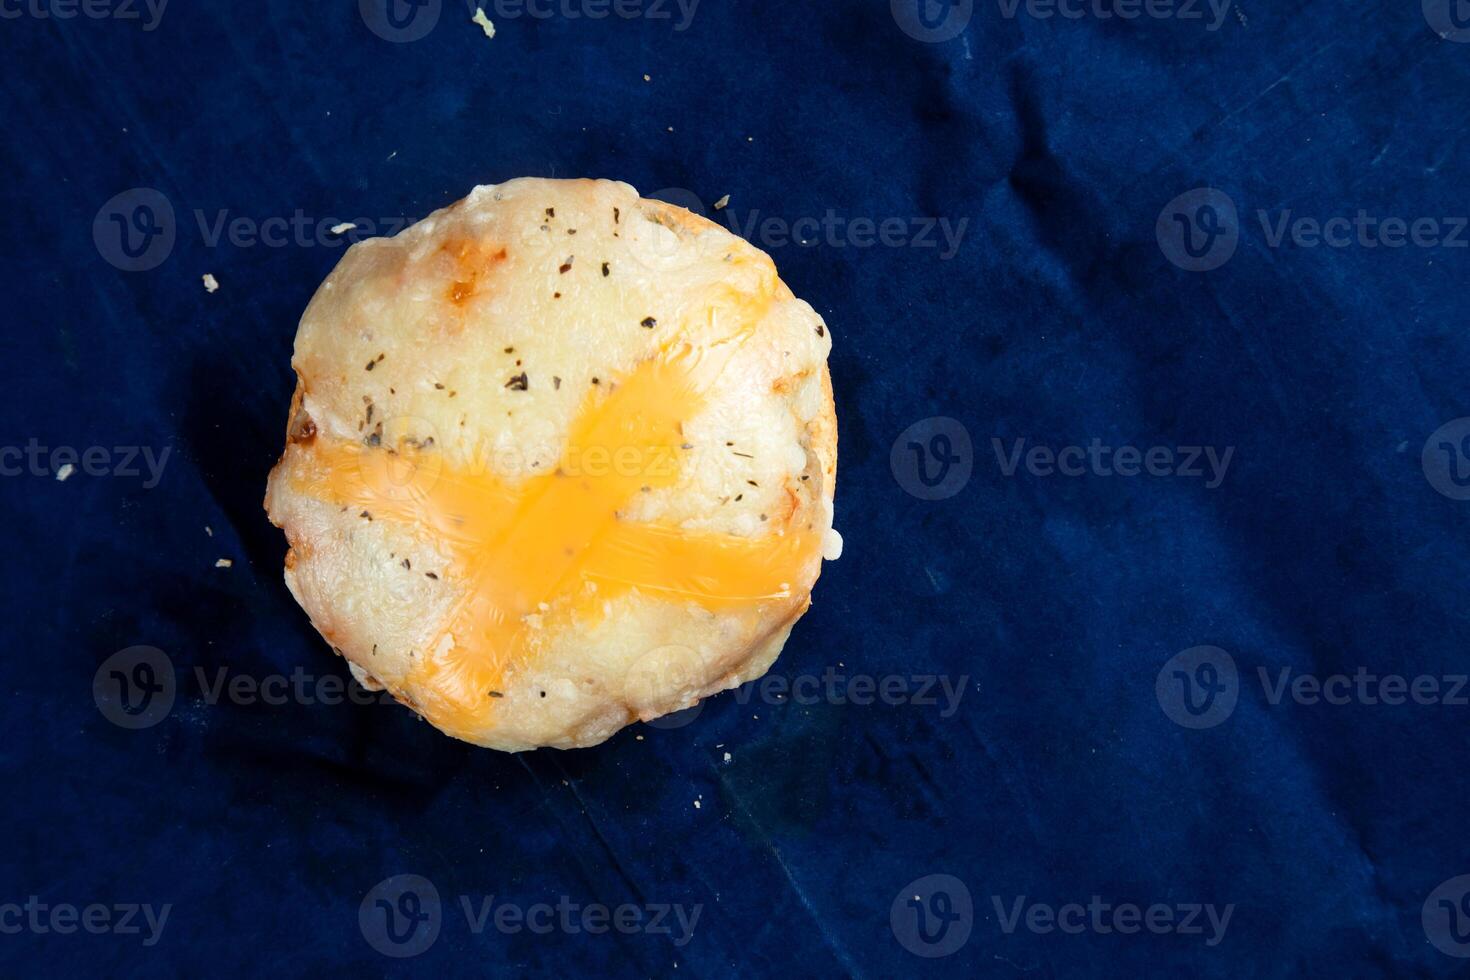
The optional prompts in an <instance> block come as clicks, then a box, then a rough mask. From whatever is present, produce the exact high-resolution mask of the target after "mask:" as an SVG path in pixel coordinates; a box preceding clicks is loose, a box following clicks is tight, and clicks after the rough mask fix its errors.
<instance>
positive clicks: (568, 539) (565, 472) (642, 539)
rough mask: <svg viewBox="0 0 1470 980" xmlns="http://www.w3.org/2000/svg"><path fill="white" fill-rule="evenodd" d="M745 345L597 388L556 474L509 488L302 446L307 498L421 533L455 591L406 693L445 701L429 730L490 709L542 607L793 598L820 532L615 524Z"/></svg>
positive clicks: (578, 612)
mask: <svg viewBox="0 0 1470 980" xmlns="http://www.w3.org/2000/svg"><path fill="white" fill-rule="evenodd" d="M743 339H745V338H744V337H743V336H740V337H736V338H733V339H731V340H727V341H724V342H721V343H717V344H713V345H710V346H709V347H695V346H693V345H691V344H689V343H687V342H682V343H680V344H679V345H678V346H677V347H672V346H670V347H666V348H665V349H664V350H663V351H660V352H659V354H658V355H656V356H655V357H654V358H652V359H650V360H648V361H645V362H643V363H642V364H641V365H639V366H638V367H637V368H635V369H634V370H633V371H631V372H630V373H629V374H628V376H627V377H625V378H623V379H621V380H619V381H618V382H617V383H616V384H614V385H607V386H605V387H606V388H607V389H610V390H607V391H606V392H604V391H603V390H602V389H599V390H597V391H595V392H594V393H593V394H592V395H590V396H589V397H588V400H587V402H586V404H585V405H584V406H583V408H582V411H581V412H580V414H579V416H578V418H577V420H576V422H575V423H574V424H573V427H572V430H571V433H570V435H569V438H568V441H567V446H566V448H565V450H564V451H563V454H562V457H561V460H560V461H559V464H558V466H557V467H556V468H555V470H554V471H552V472H549V473H547V474H545V475H542V476H537V477H532V478H531V479H529V480H525V481H523V482H521V483H520V484H519V485H512V484H510V483H508V482H507V481H505V480H504V479H502V478H501V477H500V476H498V475H497V474H495V473H482V472H467V471H466V472H456V471H454V470H452V469H451V468H450V467H448V466H446V465H445V464H444V461H443V458H442V457H441V456H440V455H439V454H438V450H437V448H436V447H425V448H412V447H408V448H404V447H402V446H399V447H392V446H388V445H382V446H377V447H370V446H364V445H362V444H360V443H356V442H351V443H348V442H340V443H337V444H335V445H333V444H323V440H317V441H316V442H315V443H314V444H313V446H312V447H311V449H310V450H309V451H310V452H311V454H312V455H311V460H312V463H313V472H312V474H311V476H310V477H309V478H308V479H307V480H306V481H304V482H305V489H306V490H307V491H308V492H310V493H311V494H313V495H314V496H316V497H318V498H319V499H324V500H330V501H332V502H334V503H337V504H340V505H343V506H347V507H349V508H352V509H353V512H354V513H357V512H359V511H362V512H366V513H367V514H370V515H371V517H372V518H373V519H374V520H378V519H386V520H389V521H394V522H398V523H402V524H405V525H409V526H412V527H414V528H416V529H418V530H419V531H420V532H421V533H422V534H424V535H425V536H426V538H427V539H428V541H429V542H430V543H431V544H432V545H433V546H434V547H435V549H436V550H438V551H440V552H441V553H442V554H444V555H445V556H446V557H447V558H448V559H449V566H448V568H446V569H444V570H443V572H442V573H436V574H438V575H439V577H440V579H441V580H442V581H444V583H445V585H446V586H449V587H453V588H456V589H457V590H458V589H461V588H462V589H463V592H462V597H461V598H460V599H459V600H458V601H457V602H456V604H455V605H454V606H453V608H452V610H451V612H450V614H449V616H448V617H447V618H446V620H445V624H444V626H443V628H442V629H441V630H440V631H439V632H438V634H437V635H436V636H435V637H434V638H433V639H432V640H431V641H430V642H429V644H428V649H426V650H424V651H415V666H414V672H415V677H414V678H413V679H414V680H415V681H416V682H417V683H415V685H414V686H415V687H416V688H417V689H418V690H419V691H432V692H436V695H435V696H437V697H438V698H440V699H441V702H440V703H433V704H420V705H419V706H418V707H419V709H420V711H421V712H422V713H424V714H425V715H426V716H428V717H430V718H432V719H433V720H434V722H435V724H437V725H439V726H440V727H441V728H445V729H446V730H450V731H451V732H453V730H454V729H456V728H465V727H467V726H469V725H471V724H473V723H474V722H475V720H476V719H480V718H483V716H484V715H485V713H486V712H488V711H490V710H492V709H493V707H494V702H495V698H496V695H497V694H499V693H500V692H501V689H502V688H503V687H504V686H505V683H506V680H507V675H508V674H509V673H510V672H513V671H514V670H515V669H517V668H520V667H524V666H525V665H526V664H527V663H529V662H530V661H531V660H532V659H533V658H534V656H535V652H536V635H535V634H536V632H537V626H538V625H543V624H542V623H541V617H542V615H543V614H546V615H555V616H559V617H563V619H561V620H560V621H562V622H565V621H567V619H566V618H565V617H570V616H573V615H575V616H578V617H582V616H596V615H598V614H599V612H600V610H601V609H602V604H603V602H604V601H605V600H608V599H610V598H613V597H615V596H617V595H620V594H623V593H626V592H628V591H629V590H634V589H636V590H638V591H639V592H640V593H646V594H649V595H651V596H662V597H666V598H668V599H669V600H672V601H686V602H693V603H697V604H699V605H701V606H703V607H705V608H707V609H730V608H739V607H752V606H755V605H756V604H759V603H763V602H771V601H780V600H789V599H791V598H792V597H793V595H794V591H795V585H796V583H798V581H799V580H801V579H802V577H803V570H804V569H807V568H809V566H810V563H811V562H812V561H813V559H814V558H815V556H816V555H817V554H818V552H819V550H820V538H819V536H818V535H817V534H816V533H815V532H812V531H810V530H807V529H788V530H786V531H784V533H773V534H768V535H766V536H763V537H760V538H741V537H736V536H733V535H722V534H713V533H689V532H684V531H681V530H679V529H677V528H670V527H661V526H657V525H648V524H632V523H629V522H626V521H624V520H621V519H620V517H619V511H620V510H621V509H622V508H623V507H624V506H625V505H626V504H627V503H628V501H629V500H630V499H631V498H633V496H634V495H635V494H638V493H640V492H643V490H644V488H648V489H650V490H652V489H659V488H667V487H672V486H675V485H676V484H677V483H678V480H679V476H680V472H681V470H682V467H683V464H684V462H685V460H686V459H687V457H688V454H689V448H688V444H687V443H686V441H685V438H684V436H683V433H682V431H681V430H682V423H683V422H684V421H685V420H686V419H689V418H692V417H693V416H694V415H695V414H696V413H697V412H698V411H699V410H700V408H701V407H702V406H703V405H704V403H705V401H706V396H707V392H709V391H710V390H711V389H712V387H713V385H714V384H715V382H716V381H717V380H718V378H719V376H720V374H721V372H722V370H723V368H724V365H725V364H726V363H727V362H728V360H729V358H730V356H731V354H732V353H733V351H734V349H735V348H736V347H738V344H739V342H740V341H742V340H743ZM387 441H388V440H386V439H385V440H384V442H385V443H386V442H387ZM591 460H605V461H607V465H592V464H591V463H590V462H589V461H591ZM446 641H447V642H446ZM492 692H494V693H492Z"/></svg>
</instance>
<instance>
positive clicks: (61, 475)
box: [56, 463, 77, 483]
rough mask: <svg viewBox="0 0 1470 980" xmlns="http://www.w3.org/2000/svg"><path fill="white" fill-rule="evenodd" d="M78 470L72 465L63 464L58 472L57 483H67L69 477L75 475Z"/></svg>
mask: <svg viewBox="0 0 1470 980" xmlns="http://www.w3.org/2000/svg"><path fill="white" fill-rule="evenodd" d="M76 470H77V468H76V467H75V466H73V465H72V464H70V463H62V464H61V466H59V467H58V468H57V470H56V482H57V483H65V482H66V480H67V477H69V476H71V475H72V474H73V473H75V472H76Z"/></svg>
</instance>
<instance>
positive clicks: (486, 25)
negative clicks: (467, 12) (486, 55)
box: [470, 7, 495, 37]
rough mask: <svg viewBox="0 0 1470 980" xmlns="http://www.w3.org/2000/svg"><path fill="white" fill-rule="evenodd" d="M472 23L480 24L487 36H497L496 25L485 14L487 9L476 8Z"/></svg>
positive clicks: (471, 19)
mask: <svg viewBox="0 0 1470 980" xmlns="http://www.w3.org/2000/svg"><path fill="white" fill-rule="evenodd" d="M470 23H472V24H479V25H480V30H482V31H484V32H485V36H486V37H494V36H495V25H494V24H492V23H490V18H489V17H486V16H485V11H484V10H483V9H481V8H479V7H476V8H475V16H473V17H471V18H470Z"/></svg>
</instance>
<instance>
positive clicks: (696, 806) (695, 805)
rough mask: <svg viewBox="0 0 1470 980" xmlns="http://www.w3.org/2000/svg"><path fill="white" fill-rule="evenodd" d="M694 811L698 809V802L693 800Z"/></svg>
mask: <svg viewBox="0 0 1470 980" xmlns="http://www.w3.org/2000/svg"><path fill="white" fill-rule="evenodd" d="M694 809H696V810H698V809H699V801H698V800H695V801H694Z"/></svg>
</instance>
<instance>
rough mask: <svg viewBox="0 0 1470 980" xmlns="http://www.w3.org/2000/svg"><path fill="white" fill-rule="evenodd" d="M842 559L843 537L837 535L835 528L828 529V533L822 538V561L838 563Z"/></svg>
mask: <svg viewBox="0 0 1470 980" xmlns="http://www.w3.org/2000/svg"><path fill="white" fill-rule="evenodd" d="M841 557H842V535H840V534H838V533H837V529H836V528H835V527H832V528H828V529H827V533H826V534H825V535H823V536H822V560H823V561H836V560H837V559H839V558H841Z"/></svg>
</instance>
